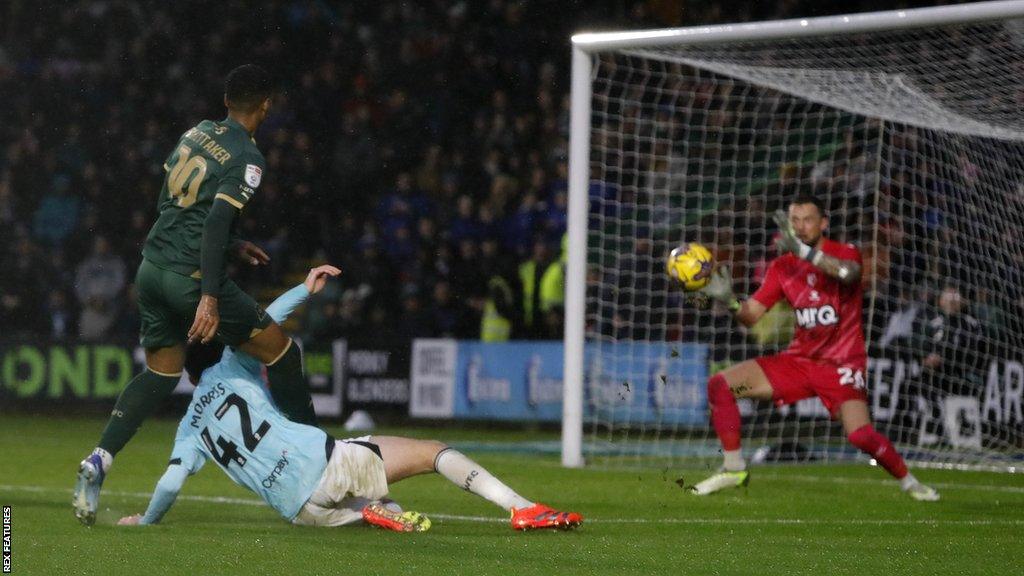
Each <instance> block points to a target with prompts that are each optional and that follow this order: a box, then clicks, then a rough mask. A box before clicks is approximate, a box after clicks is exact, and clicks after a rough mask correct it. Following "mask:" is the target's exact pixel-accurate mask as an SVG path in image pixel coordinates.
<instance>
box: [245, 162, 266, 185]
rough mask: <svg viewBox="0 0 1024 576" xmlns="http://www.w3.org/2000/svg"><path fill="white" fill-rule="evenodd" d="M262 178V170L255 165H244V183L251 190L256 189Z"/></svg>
mask: <svg viewBox="0 0 1024 576" xmlns="http://www.w3.org/2000/svg"><path fill="white" fill-rule="evenodd" d="M262 178H263V170H262V169H261V168H260V167H259V166H257V165H255V164H246V165H245V183H246V184H248V185H249V186H252V187H253V188H258V187H259V185H260V179H262Z"/></svg>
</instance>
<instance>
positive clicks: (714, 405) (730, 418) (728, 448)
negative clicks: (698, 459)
mask: <svg viewBox="0 0 1024 576" xmlns="http://www.w3.org/2000/svg"><path fill="white" fill-rule="evenodd" d="M708 404H710V405H711V425H712V426H714V427H715V433H716V434H718V439H719V440H720V441H721V442H722V450H724V451H725V452H726V453H729V452H736V451H738V450H739V449H740V409H739V406H737V405H736V398H734V397H733V395H732V391H730V390H729V383H728V382H726V381H725V378H724V377H723V376H722V375H721V374H715V375H714V376H712V377H711V379H710V380H708ZM736 453H738V452H736Z"/></svg>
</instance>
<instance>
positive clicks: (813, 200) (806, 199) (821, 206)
mask: <svg viewBox="0 0 1024 576" xmlns="http://www.w3.org/2000/svg"><path fill="white" fill-rule="evenodd" d="M793 204H814V206H815V207H816V208H817V209H818V213H819V214H821V215H822V216H824V217H825V218H828V210H827V209H826V208H825V203H824V202H823V201H822V200H821V198H819V197H817V196H815V195H814V194H811V193H809V192H802V193H800V194H797V195H796V196H795V197H794V198H793V200H792V201H790V203H789V205H790V206H792V205H793Z"/></svg>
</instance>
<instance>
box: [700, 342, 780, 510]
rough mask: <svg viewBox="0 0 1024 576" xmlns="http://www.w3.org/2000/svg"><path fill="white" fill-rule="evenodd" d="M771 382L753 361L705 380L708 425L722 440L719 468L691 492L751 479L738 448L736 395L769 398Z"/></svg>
mask: <svg viewBox="0 0 1024 576" xmlns="http://www.w3.org/2000/svg"><path fill="white" fill-rule="evenodd" d="M772 393H773V391H772V385H771V382H769V381H768V376H767V375H766V374H765V373H764V370H762V369H761V366H759V365H758V363H757V362H755V361H754V360H747V361H745V362H740V363H739V364H737V365H735V366H732V367H729V368H727V369H725V370H723V371H721V372H719V373H717V374H715V375H714V376H712V377H711V378H710V379H709V380H708V405H709V406H710V407H711V424H712V425H713V426H714V428H715V433H716V434H717V435H718V439H719V441H720V442H721V443H722V454H723V463H722V469H721V470H719V472H718V473H717V474H715V475H713V476H711V477H710V478H708V479H706V480H704V481H702V482H699V483H697V484H696V485H695V486H693V488H692V491H693V493H694V494H697V495H699V496H706V495H708V494H712V493H714V492H717V491H719V490H723V489H725V488H735V487H738V486H744V485H746V484H747V482H749V481H750V473H749V472H747V463H746V461H745V460H744V459H743V455H742V452H741V450H740V438H741V436H742V433H741V430H740V410H739V407H738V406H737V405H736V399H737V398H753V399H756V400H771V398H772Z"/></svg>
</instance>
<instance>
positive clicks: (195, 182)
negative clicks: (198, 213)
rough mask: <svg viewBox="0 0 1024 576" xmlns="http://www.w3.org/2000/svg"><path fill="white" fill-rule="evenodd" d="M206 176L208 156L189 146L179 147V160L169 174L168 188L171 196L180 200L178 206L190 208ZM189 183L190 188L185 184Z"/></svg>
mask: <svg viewBox="0 0 1024 576" xmlns="http://www.w3.org/2000/svg"><path fill="white" fill-rule="evenodd" d="M205 178H206V158H203V157H202V156H200V155H198V154H196V155H195V156H192V149H191V148H189V147H188V146H184V145H183V146H180V147H179V148H178V161H177V162H175V163H174V167H172V168H171V171H170V173H168V174H167V190H168V191H169V192H170V194H171V198H174V199H176V200H177V201H178V206H180V207H182V208H188V207H189V206H191V205H192V204H194V203H195V201H196V197H198V196H199V186H200V185H201V184H202V183H203V180H204V179H205ZM186 184H188V190H185V185H186Z"/></svg>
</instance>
